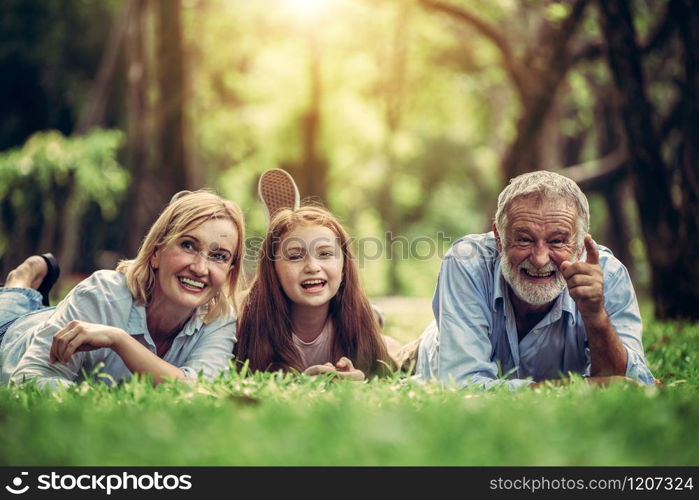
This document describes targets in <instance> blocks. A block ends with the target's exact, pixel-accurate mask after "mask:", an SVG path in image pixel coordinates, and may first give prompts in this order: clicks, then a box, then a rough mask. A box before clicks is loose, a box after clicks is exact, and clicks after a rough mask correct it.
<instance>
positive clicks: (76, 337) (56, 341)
mask: <svg viewBox="0 0 699 500" xmlns="http://www.w3.org/2000/svg"><path fill="white" fill-rule="evenodd" d="M124 335H126V332H125V331H124V330H122V329H121V328H115V327H112V326H105V325H98V324H95V323H88V322H87V321H78V320H73V321H71V322H70V323H68V324H67V325H66V326H64V327H63V328H62V329H60V330H59V331H58V332H57V333H56V334H55V335H54V336H53V343H52V344H51V351H50V352H49V361H50V362H51V363H55V362H57V361H60V362H61V363H68V362H69V361H70V358H71V357H72V356H73V354H75V353H76V352H83V351H94V350H95V349H101V348H103V347H108V348H112V349H113V348H114V347H115V346H116V344H117V342H118V341H119V339H121V338H122V337H123V336H124Z"/></svg>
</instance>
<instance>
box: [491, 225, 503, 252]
mask: <svg viewBox="0 0 699 500" xmlns="http://www.w3.org/2000/svg"><path fill="white" fill-rule="evenodd" d="M493 234H495V245H496V246H497V248H498V252H502V241H500V234H498V228H497V227H495V224H494V223H493Z"/></svg>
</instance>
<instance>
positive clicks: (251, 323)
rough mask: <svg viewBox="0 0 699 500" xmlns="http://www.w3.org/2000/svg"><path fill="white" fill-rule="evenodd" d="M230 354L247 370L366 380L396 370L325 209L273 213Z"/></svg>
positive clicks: (342, 236) (345, 241) (341, 233)
mask: <svg viewBox="0 0 699 500" xmlns="http://www.w3.org/2000/svg"><path fill="white" fill-rule="evenodd" d="M235 354H236V358H237V359H238V362H239V363H243V362H245V361H246V360H248V361H249V368H250V369H251V370H252V371H258V370H269V371H274V370H284V371H298V372H305V373H307V374H318V373H324V372H327V371H335V372H337V373H338V375H339V376H341V377H344V378H349V379H352V380H363V379H364V377H365V375H368V376H373V375H383V374H387V373H390V372H391V371H392V370H393V367H394V365H393V362H392V361H391V358H390V357H389V355H388V352H387V350H386V347H385V345H384V342H383V340H382V337H381V334H380V327H379V324H378V321H377V319H376V316H375V315H374V312H373V311H372V308H371V304H370V303H369V300H368V299H367V297H366V295H365V294H364V292H363V290H362V288H361V286H360V284H359V276H358V272H357V266H356V264H355V261H354V258H353V256H352V251H351V249H350V243H349V236H348V234H347V232H346V231H345V230H344V228H343V227H342V226H341V225H340V223H339V222H338V220H337V219H336V218H335V217H334V216H333V215H332V214H331V213H330V212H328V211H327V210H325V209H323V208H320V207H315V206H304V207H301V208H296V209H288V208H287V209H282V210H280V211H278V212H277V213H276V215H275V216H274V217H273V218H272V221H271V224H270V227H269V230H268V231H267V235H266V237H265V240H264V241H263V243H262V248H261V249H260V257H259V261H258V271H257V277H256V279H255V281H254V282H253V284H252V287H251V289H250V292H249V294H248V296H247V298H246V301H245V303H244V306H243V311H242V314H241V317H240V319H239V324H238V343H237V344H236V351H235Z"/></svg>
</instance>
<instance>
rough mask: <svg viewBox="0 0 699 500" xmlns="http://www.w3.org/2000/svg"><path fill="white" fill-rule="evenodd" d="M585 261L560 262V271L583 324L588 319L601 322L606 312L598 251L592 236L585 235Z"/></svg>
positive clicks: (602, 276)
mask: <svg viewBox="0 0 699 500" xmlns="http://www.w3.org/2000/svg"><path fill="white" fill-rule="evenodd" d="M585 250H586V251H587V257H586V259H585V261H584V262H583V261H578V262H570V261H568V260H566V261H563V262H562V263H561V272H562V273H563V277H564V278H565V280H566V284H567V285H568V293H569V294H570V296H571V298H572V299H573V300H574V301H575V305H576V306H577V307H578V311H580V314H581V316H582V317H583V320H584V321H585V324H587V323H588V321H591V322H597V323H599V322H602V321H604V320H605V319H606V316H607V313H606V311H605V310H604V275H603V273H602V267H601V266H600V265H599V252H598V251H597V245H595V242H594V240H593V239H592V236H590V235H589V234H586V235H585Z"/></svg>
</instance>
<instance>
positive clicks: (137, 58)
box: [126, 0, 161, 256]
mask: <svg viewBox="0 0 699 500" xmlns="http://www.w3.org/2000/svg"><path fill="white" fill-rule="evenodd" d="M132 3H133V8H132V10H131V16H130V18H129V29H128V36H127V40H126V49H127V50H126V54H127V61H126V65H127V71H126V72H127V77H128V101H127V106H128V152H129V158H128V160H129V167H130V170H131V189H130V191H129V203H128V206H127V207H126V208H127V210H128V212H129V214H128V215H129V216H128V218H127V220H129V221H130V224H129V226H130V228H129V229H130V230H129V231H128V232H127V236H126V237H127V239H128V241H127V254H128V255H129V256H132V255H135V254H136V252H137V251H138V247H139V246H140V244H141V239H142V238H143V236H144V234H145V232H146V230H147V228H148V226H149V224H150V223H151V222H152V220H153V217H154V215H155V214H156V213H157V212H158V210H159V209H160V205H161V202H160V201H159V200H158V199H157V198H154V197H153V196H152V192H153V191H154V189H153V187H152V186H153V184H154V183H155V182H157V181H156V176H155V175H153V172H152V169H153V165H152V162H151V161H150V160H151V158H150V157H149V154H148V151H149V146H150V144H152V143H153V129H152V127H153V123H152V116H151V107H150V104H149V102H148V89H149V82H150V72H149V64H148V50H147V42H146V40H147V25H148V23H147V18H148V6H147V2H146V0H132ZM154 201H155V203H154Z"/></svg>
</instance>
